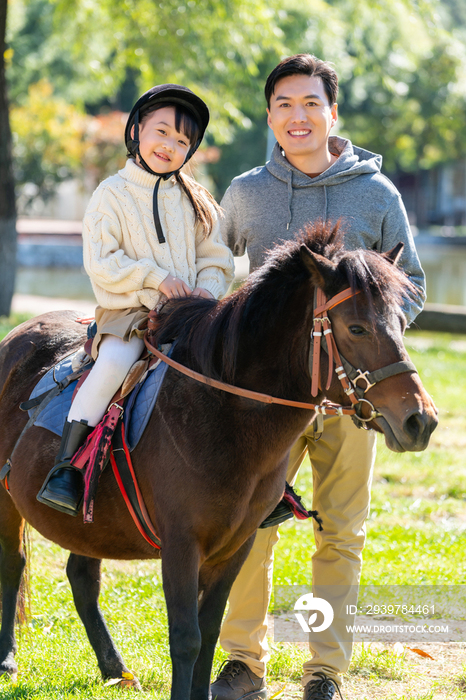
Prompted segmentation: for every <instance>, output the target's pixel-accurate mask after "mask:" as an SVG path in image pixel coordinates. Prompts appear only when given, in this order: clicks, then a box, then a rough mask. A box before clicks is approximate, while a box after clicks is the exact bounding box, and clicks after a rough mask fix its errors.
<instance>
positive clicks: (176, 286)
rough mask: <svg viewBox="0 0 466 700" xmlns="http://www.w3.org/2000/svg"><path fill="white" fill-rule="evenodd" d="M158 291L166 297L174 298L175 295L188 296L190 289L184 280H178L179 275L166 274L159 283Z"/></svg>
mask: <svg viewBox="0 0 466 700" xmlns="http://www.w3.org/2000/svg"><path fill="white" fill-rule="evenodd" d="M159 291H160V292H162V294H165V296H166V297H167V298H168V299H176V298H177V297H188V296H189V295H190V294H191V289H190V288H189V287H188V285H187V284H186V282H183V280H180V279H179V277H173V275H167V276H166V277H165V279H164V281H163V282H162V283H161V284H159Z"/></svg>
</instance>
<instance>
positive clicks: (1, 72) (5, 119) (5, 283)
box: [0, 0, 16, 316]
mask: <svg viewBox="0 0 466 700" xmlns="http://www.w3.org/2000/svg"><path fill="white" fill-rule="evenodd" d="M6 12H7V0H0V316H9V315H10V309H11V299H12V297H13V290H14V283H15V272H16V203H15V184H14V178H13V158H12V152H11V131H10V120H9V115H8V98H7V88H6V75H5V60H4V54H5V50H6V45H5V31H6Z"/></svg>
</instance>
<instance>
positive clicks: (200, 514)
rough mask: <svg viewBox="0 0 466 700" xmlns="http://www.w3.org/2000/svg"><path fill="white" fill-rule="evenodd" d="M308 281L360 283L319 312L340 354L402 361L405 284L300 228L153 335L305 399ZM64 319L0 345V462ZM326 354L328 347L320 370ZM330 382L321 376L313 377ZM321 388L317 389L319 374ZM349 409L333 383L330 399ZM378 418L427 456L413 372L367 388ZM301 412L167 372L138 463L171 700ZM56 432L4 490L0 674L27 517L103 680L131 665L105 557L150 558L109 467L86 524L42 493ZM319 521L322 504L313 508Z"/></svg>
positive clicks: (277, 492)
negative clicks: (108, 608) (164, 613)
mask: <svg viewBox="0 0 466 700" xmlns="http://www.w3.org/2000/svg"><path fill="white" fill-rule="evenodd" d="M316 286H318V287H320V288H322V289H323V290H324V292H325V294H326V295H327V297H332V296H334V295H335V294H337V293H338V292H340V291H341V290H342V289H345V288H347V287H348V286H350V287H351V288H352V289H353V290H354V291H356V290H360V292H359V293H357V294H355V295H354V296H352V297H351V298H349V299H347V300H346V301H343V302H342V303H340V304H338V305H337V306H335V308H333V309H332V310H331V311H329V316H330V317H331V321H332V323H333V328H334V332H335V337H336V340H337V344H338V347H339V349H340V351H341V354H342V355H343V356H344V357H345V358H346V360H348V361H349V362H350V363H351V364H353V365H354V366H356V367H359V368H362V369H363V370H370V371H372V370H377V369H379V368H381V367H384V366H386V365H389V364H392V363H397V362H400V361H403V360H407V354H406V351H405V349H404V346H403V341H402V334H403V330H404V326H405V321H404V317H403V314H402V312H401V310H400V301H401V299H402V296H403V295H404V296H406V295H409V294H412V293H414V289H413V288H412V286H410V284H409V282H408V281H407V279H406V277H405V276H404V275H403V274H402V273H401V272H399V271H398V270H397V268H396V267H395V265H393V264H392V263H391V262H390V261H389V256H381V255H378V254H377V253H374V252H368V251H354V252H345V251H344V249H343V247H342V242H341V237H340V235H339V234H338V232H337V229H336V228H332V227H331V226H329V225H326V226H317V227H315V228H314V229H313V230H309V231H308V232H307V233H306V234H305V235H304V234H303V236H302V237H301V238H300V240H297V241H295V242H288V243H286V244H284V245H283V246H280V247H278V248H276V249H275V250H274V251H273V252H272V253H271V254H270V256H269V258H268V261H267V262H266V264H265V265H264V266H263V267H262V268H261V269H260V270H259V271H258V272H256V273H255V274H253V275H252V276H250V278H249V279H248V281H247V282H246V283H245V285H243V287H242V288H241V289H239V290H238V291H236V292H235V293H233V294H232V295H230V296H229V297H227V298H226V299H224V300H223V301H221V302H213V301H207V300H204V299H189V298H188V299H184V300H178V301H177V302H172V303H170V304H169V305H167V307H166V309H167V313H166V314H165V315H164V320H163V322H162V325H161V328H160V329H159V332H158V338H157V340H158V341H159V342H166V341H168V340H171V339H173V338H175V337H176V338H177V344H176V349H175V352H174V353H173V358H174V359H175V360H178V361H179V362H181V363H183V364H185V365H188V366H189V367H191V368H193V369H195V370H197V371H198V372H201V373H203V374H204V375H208V376H210V377H214V378H215V377H216V378H217V379H221V380H223V381H227V382H229V383H231V384H235V385H236V386H240V387H243V388H246V389H252V390H257V391H260V392H267V393H269V394H272V395H274V396H277V397H281V398H288V399H294V400H297V401H303V402H308V401H310V400H312V397H311V379H310V373H309V362H308V360H309V353H310V345H311V341H310V335H311V330H312V325H313V297H314V289H315V288H316ZM83 334H84V331H83V329H82V326H80V325H79V324H78V323H76V314H74V313H73V312H59V313H51V314H45V315H43V316H39V317H38V318H36V319H33V320H31V321H28V322H26V323H24V324H22V325H21V326H19V327H18V328H16V329H15V330H13V331H12V332H11V333H10V334H9V335H8V336H7V337H6V338H5V340H4V341H3V342H2V343H1V345H0V387H1V394H0V460H1V461H0V464H3V463H4V462H5V461H6V459H7V458H8V457H9V455H10V454H11V452H12V450H13V447H14V445H15V443H16V441H17V439H18V436H19V435H20V433H21V430H22V428H23V427H24V425H25V422H26V417H25V414H24V413H22V412H21V411H20V410H19V408H18V406H19V404H20V402H21V401H24V400H26V399H27V398H28V397H29V395H30V392H31V389H32V387H33V386H34V384H35V383H36V382H37V380H38V378H39V376H41V375H42V374H44V372H45V371H46V370H47V369H49V368H50V367H51V366H52V365H53V364H54V363H55V362H57V361H58V360H59V359H60V358H61V357H63V356H64V355H66V354H69V353H70V352H71V351H73V349H75V348H77V347H78V346H79V345H81V344H82V342H83ZM326 358H327V355H326V353H325V352H322V364H323V366H324V369H325V365H326V363H327V359H326ZM323 376H324V375H323ZM323 384H325V382H323ZM325 395H326V396H327V397H328V398H329V399H331V400H333V401H336V402H339V403H342V404H345V405H348V404H349V400H348V396H347V395H346V394H345V392H344V391H343V389H342V386H341V385H340V383H339V382H338V380H337V379H334V380H333V381H332V384H331V386H330V388H329V389H328V391H323V392H322V391H321V392H320V393H319V396H318V397H317V398H318V399H320V400H322V399H323V398H324V396H325ZM366 398H368V399H370V401H371V402H372V404H373V405H374V406H375V407H376V409H377V411H378V417H377V418H375V419H374V420H373V421H372V422H371V423H370V425H371V426H372V427H373V428H375V429H376V430H379V431H381V432H384V433H385V437H386V441H387V444H388V446H389V447H391V448H392V449H394V450H397V451H404V450H416V451H419V450H423V449H425V447H426V446H427V443H428V440H429V436H430V434H431V432H432V430H433V429H434V428H435V426H436V424H437V418H436V409H435V407H434V405H433V403H432V401H431V399H430V398H429V396H428V395H427V394H426V392H425V390H424V389H423V387H422V384H421V381H420V379H419V376H418V375H417V373H416V372H415V371H413V369H411V370H408V371H404V372H403V373H402V374H397V375H396V376H394V377H391V378H388V379H384V380H383V381H380V382H379V383H377V384H376V385H375V386H373V387H371V388H370V389H369V390H368V392H367V393H366ZM312 415H313V414H312V411H311V410H303V409H302V408H292V407H288V406H282V405H265V404H263V403H258V402H256V401H254V400H251V399H249V398H242V397H239V396H234V395H232V394H228V393H223V392H222V391H220V390H218V389H215V388H212V387H209V386H205V385H203V384H200V383H198V382H196V381H194V380H193V379H190V378H187V377H185V376H183V375H182V374H180V373H179V372H177V371H176V370H174V369H170V368H169V369H168V372H167V375H166V377H165V380H164V384H163V387H162V389H161V392H160V395H159V398H158V401H157V404H156V407H155V409H154V411H153V414H152V416H151V418H150V421H149V423H148V426H147V428H146V430H145V432H144V435H143V438H142V439H141V441H140V443H139V445H138V447H137V448H136V450H135V451H134V453H133V457H134V460H133V463H134V467H135V470H136V473H137V477H138V480H139V485H140V488H141V491H142V493H143V496H144V500H145V504H146V507H147V510H148V512H149V515H150V517H151V519H152V522H153V523H154V524H155V527H156V530H157V532H158V534H159V536H160V538H161V541H162V574H163V587H164V592H165V597H166V603H167V609H168V621H169V639H170V653H171V658H172V663H173V680H172V693H171V697H172V699H173V700H186V698H189V697H191V698H193V699H195V700H201V699H203V700H206V699H207V697H208V690H209V682H210V672H211V665H212V657H213V653H214V648H215V644H216V641H217V638H218V633H219V628H220V624H221V619H222V614H223V611H224V608H225V604H226V600H227V597H228V593H229V590H230V587H231V585H232V583H233V581H234V579H235V577H236V574H237V572H238V571H239V569H240V567H241V565H242V563H243V561H244V560H245V558H246V555H247V553H248V551H249V549H250V547H251V545H252V542H253V539H254V533H255V531H256V529H257V527H258V526H259V524H260V523H261V521H262V520H263V519H264V518H265V516H267V515H268V514H269V513H270V512H271V511H272V510H273V508H274V507H275V506H276V504H277V503H278V501H279V500H280V498H281V495H282V493H283V488H284V483H285V473H286V464H287V454H288V451H289V449H290V447H291V445H292V444H293V442H294V441H295V440H296V438H297V437H298V436H299V435H300V434H301V433H302V432H303V430H304V429H305V427H306V425H307V424H308V422H309V420H310V418H311V417H312ZM58 443H59V441H58V438H57V437H56V436H54V435H52V434H51V433H49V432H48V431H47V430H44V429H42V428H36V427H32V428H30V429H29V430H28V431H27V432H26V434H25V435H24V437H23V438H22V439H21V441H20V442H19V444H18V446H17V448H16V451H15V455H14V459H13V465H12V469H11V472H10V475H9V485H10V489H11V495H8V493H7V492H6V491H5V490H4V489H3V488H0V544H1V584H2V588H3V620H2V630H1V634H0V673H2V672H3V673H9V674H13V673H15V672H16V670H17V668H16V663H15V660H14V654H15V650H16V643H15V636H14V618H15V608H16V603H17V597H18V588H19V585H20V579H21V574H22V570H23V567H24V563H25V555H24V552H23V546H22V532H23V525H24V521H25V520H26V521H28V522H29V523H31V525H32V526H33V527H34V528H36V529H37V530H38V531H39V532H40V533H42V535H44V536H45V537H47V538H49V539H51V540H53V541H55V542H57V543H58V544H59V545H61V546H62V547H64V548H65V549H68V550H70V552H71V555H70V557H69V560H68V565H67V574H68V577H69V580H70V583H71V587H72V591H73V596H74V601H75V604H76V608H77V611H78V613H79V615H80V617H81V619H82V621H83V623H84V626H85V628H86V632H87V634H88V637H89V640H90V643H91V645H92V647H93V649H94V651H95V654H96V656H97V660H98V664H99V667H100V670H101V672H102V674H103V676H104V677H112V678H116V677H121V676H122V673H123V672H127V671H128V669H127V668H126V666H125V664H124V662H123V660H122V658H121V656H120V654H119V653H118V651H117V649H116V648H115V646H114V644H113V641H112V639H111V637H110V635H109V632H108V630H107V628H106V625H105V622H104V620H103V618H102V615H101V612H100V610H99V606H98V596H99V585H100V560H101V559H103V558H110V559H149V558H158V557H159V552H158V551H156V550H154V549H152V548H151V547H150V545H149V544H147V543H146V542H145V540H144V539H143V538H142V537H141V536H140V535H139V533H138V531H137V529H136V527H135V525H134V524H133V522H132V520H131V518H130V516H129V514H128V512H127V510H126V508H125V505H124V502H123V499H122V496H121V495H120V492H119V490H118V487H117V485H116V483H115V481H114V478H113V475H112V473H111V471H110V470H106V471H105V472H104V473H103V475H102V477H101V482H100V486H99V493H98V497H97V502H96V509H95V515H94V517H95V521H94V523H93V524H86V525H84V524H83V522H82V520H81V518H72V517H70V516H68V515H64V514H62V513H60V512H58V511H56V510H52V509H50V508H47V507H46V506H44V505H42V504H40V503H38V502H37V500H36V494H37V492H38V491H39V489H40V487H41V485H42V482H43V480H44V478H45V476H46V474H47V473H48V471H49V469H50V467H51V465H52V463H53V459H54V455H55V453H56V452H57V450H58ZM320 516H321V517H322V518H323V521H324V528H325V513H320Z"/></svg>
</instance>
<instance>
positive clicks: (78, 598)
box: [66, 554, 138, 685]
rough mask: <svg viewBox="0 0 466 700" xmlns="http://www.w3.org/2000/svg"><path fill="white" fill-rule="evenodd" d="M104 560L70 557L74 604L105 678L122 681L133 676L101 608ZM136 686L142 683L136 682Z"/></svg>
mask: <svg viewBox="0 0 466 700" xmlns="http://www.w3.org/2000/svg"><path fill="white" fill-rule="evenodd" d="M100 564H101V561H100V559H92V558H91V557H82V556H79V555H78V554H70V557H69V559H68V564H67V566H66V574H67V576H68V579H69V582H70V584H71V590H72V591H73V599H74V604H75V606H76V610H77V611H78V615H79V617H80V618H81V620H82V623H83V625H84V627H85V629H86V633H87V636H88V638H89V641H90V643H91V646H92V648H93V649H94V652H95V655H96V657H97V663H98V664H99V668H100V671H101V673H102V676H103V677H104V678H122V674H123V673H129V671H128V669H127V668H126V666H125V663H124V661H123V659H122V658H121V656H120V653H119V651H118V649H117V648H116V646H115V645H114V643H113V639H112V638H111V636H110V632H109V631H108V628H107V625H106V624H105V620H104V618H103V616H102V612H101V610H100V608H99V602H98V601H99V593H100ZM135 685H138V681H137V680H136V679H135Z"/></svg>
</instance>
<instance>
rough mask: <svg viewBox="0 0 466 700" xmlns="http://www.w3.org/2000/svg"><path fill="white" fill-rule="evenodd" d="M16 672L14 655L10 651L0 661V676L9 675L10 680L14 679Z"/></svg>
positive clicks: (16, 666)
mask: <svg viewBox="0 0 466 700" xmlns="http://www.w3.org/2000/svg"><path fill="white" fill-rule="evenodd" d="M17 673H18V665H17V663H16V661H15V656H14V654H13V652H12V651H10V653H9V654H8V655H7V656H6V657H5V658H4V659H3V661H2V662H0V676H5V675H7V676H10V678H11V680H12V681H13V682H14V681H16V676H17Z"/></svg>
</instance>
